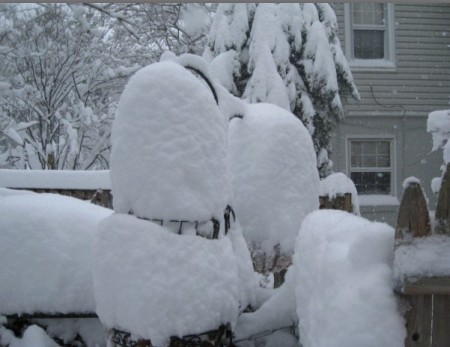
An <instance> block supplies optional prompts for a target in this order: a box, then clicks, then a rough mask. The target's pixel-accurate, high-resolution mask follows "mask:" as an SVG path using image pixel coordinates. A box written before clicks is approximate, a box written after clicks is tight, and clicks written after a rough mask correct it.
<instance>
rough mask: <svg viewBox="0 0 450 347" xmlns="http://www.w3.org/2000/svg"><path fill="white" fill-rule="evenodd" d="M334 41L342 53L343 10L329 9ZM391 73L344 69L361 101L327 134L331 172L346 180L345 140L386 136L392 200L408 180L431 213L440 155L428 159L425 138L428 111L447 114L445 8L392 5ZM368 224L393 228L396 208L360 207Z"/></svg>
mask: <svg viewBox="0 0 450 347" xmlns="http://www.w3.org/2000/svg"><path fill="white" fill-rule="evenodd" d="M333 6H334V9H335V13H336V17H337V20H338V28H339V39H340V41H341V46H342V48H344V47H345V30H344V28H345V23H344V4H342V3H339V4H337V3H336V4H334V5H333ZM394 23H395V31H394V35H395V67H394V68H393V69H392V68H391V69H383V68H377V69H375V68H372V69H363V68H356V67H352V66H351V64H350V67H351V69H352V73H353V76H354V78H355V83H356V86H357V87H358V90H359V92H360V95H361V100H360V101H359V102H358V101H355V100H353V99H348V100H347V101H346V103H345V104H344V107H345V114H346V117H345V119H344V120H343V121H341V122H339V123H338V126H337V128H336V130H335V131H334V133H333V134H332V142H331V143H332V155H331V158H332V160H333V162H334V168H335V171H341V172H345V173H346V174H347V175H348V174H349V167H348V164H347V163H348V154H347V153H346V146H347V139H348V138H349V137H352V136H361V137H365V136H368V137H370V136H380V137H382V136H386V137H390V138H393V139H394V143H395V153H394V159H395V161H396V164H395V170H394V171H395V172H394V182H393V191H392V195H393V196H394V197H397V198H398V199H399V200H400V199H401V196H402V194H403V189H402V182H403V181H404V179H406V178H407V177H410V176H415V177H418V178H420V179H421V180H422V186H423V188H424V190H425V193H426V195H427V197H428V199H429V201H430V204H429V205H430V209H431V210H433V209H434V206H435V203H436V199H435V197H434V195H433V193H432V192H431V188H430V181H431V179H432V178H433V177H436V176H439V175H440V171H439V169H440V165H441V164H442V153H440V152H434V153H430V150H431V148H432V140H431V135H430V134H428V133H427V132H426V121H427V116H428V114H429V113H430V112H431V111H434V110H438V109H448V108H450V106H449V101H450V4H436V5H434V4H430V5H427V4H419V3H417V4H395V5H394ZM361 210H362V214H363V215H364V216H365V217H367V218H369V219H372V220H380V221H385V222H388V223H389V224H391V225H395V222H396V214H397V207H395V206H363V207H362V209H361Z"/></svg>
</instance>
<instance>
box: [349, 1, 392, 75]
mask: <svg viewBox="0 0 450 347" xmlns="http://www.w3.org/2000/svg"><path fill="white" fill-rule="evenodd" d="M384 4H385V24H384V27H385V29H384V31H385V35H384V52H385V53H384V55H385V57H384V58H383V59H361V58H358V59H355V57H354V40H353V36H354V35H353V30H354V28H355V29H356V30H357V29H367V30H382V29H381V25H361V24H357V25H354V24H353V12H352V5H353V4H352V3H345V4H344V23H345V28H344V29H345V30H344V35H345V55H346V58H347V61H348V63H349V65H350V67H352V68H354V69H355V70H365V71H366V70H380V69H383V70H393V71H395V67H396V64H395V30H394V24H395V15H394V4H393V3H384Z"/></svg>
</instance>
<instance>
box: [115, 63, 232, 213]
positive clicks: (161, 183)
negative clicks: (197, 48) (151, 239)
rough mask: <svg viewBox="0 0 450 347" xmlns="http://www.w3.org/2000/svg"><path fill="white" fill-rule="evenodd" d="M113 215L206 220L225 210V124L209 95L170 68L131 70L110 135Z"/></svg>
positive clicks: (175, 67)
mask: <svg viewBox="0 0 450 347" xmlns="http://www.w3.org/2000/svg"><path fill="white" fill-rule="evenodd" d="M111 141H112V153H111V181H112V190H113V195H114V208H115V210H116V211H117V212H123V213H128V212H129V211H132V212H133V213H134V214H135V215H137V216H139V217H145V218H158V219H179V220H181V219H184V220H190V221H195V220H209V219H210V218H211V217H213V216H220V215H222V213H223V210H224V208H225V206H226V205H227V201H226V199H227V193H226V189H227V186H228V185H227V173H226V148H225V147H226V123H225V121H224V119H223V116H222V115H221V114H220V112H219V109H218V107H217V105H216V103H215V100H214V98H213V95H212V92H211V90H210V89H209V88H208V87H207V86H205V85H204V83H203V82H201V81H200V79H199V78H197V77H195V76H194V74H192V73H191V72H189V71H188V70H186V69H184V68H183V67H181V66H179V65H178V64H176V63H174V62H170V61H167V62H161V63H156V64H152V65H149V66H147V67H145V68H143V69H141V70H139V71H138V72H137V73H136V74H135V75H134V76H133V77H132V78H131V79H130V81H129V82H128V84H127V85H126V87H125V90H124V92H123V94H122V96H121V98H120V102H119V105H118V109H117V114H116V119H115V122H114V124H113V129H112V138H111Z"/></svg>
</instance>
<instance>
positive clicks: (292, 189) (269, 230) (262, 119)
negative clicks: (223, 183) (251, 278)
mask: <svg viewBox="0 0 450 347" xmlns="http://www.w3.org/2000/svg"><path fill="white" fill-rule="evenodd" d="M229 157H230V171H231V180H232V190H233V196H234V201H233V207H234V209H235V211H236V216H237V218H238V220H239V221H240V223H241V225H242V230H243V234H244V237H245V238H246V240H247V243H248V244H249V247H250V249H251V251H252V253H253V255H255V254H258V253H262V254H266V255H268V256H269V258H266V263H265V264H263V266H262V268H263V269H262V271H264V272H265V271H271V267H272V266H273V265H274V264H273V259H271V257H270V255H272V256H273V253H274V247H275V246H277V245H278V244H279V245H280V251H281V253H282V254H287V255H291V254H292V252H293V249H294V240H295V238H296V235H297V232H298V229H299V228H300V224H301V222H302V220H303V218H304V217H305V216H306V215H307V214H308V213H310V212H311V211H314V210H315V209H317V208H318V206H319V199H318V196H319V175H318V172H317V168H316V158H315V154H314V148H313V144H312V140H311V136H310V135H309V133H308V131H307V130H306V128H305V127H304V126H303V125H302V123H301V122H300V121H299V120H298V119H297V118H296V117H295V116H294V115H293V114H292V113H290V112H288V111H286V110H284V109H282V108H280V107H277V106H275V105H271V104H264V103H260V104H253V105H248V107H247V112H246V113H245V115H244V118H243V119H234V120H232V121H231V122H230V125H229ZM259 271H261V269H260V270H259Z"/></svg>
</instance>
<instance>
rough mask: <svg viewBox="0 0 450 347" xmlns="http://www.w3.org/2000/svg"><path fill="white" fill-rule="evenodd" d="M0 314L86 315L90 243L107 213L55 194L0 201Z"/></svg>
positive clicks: (90, 297) (90, 305)
mask: <svg viewBox="0 0 450 347" xmlns="http://www.w3.org/2000/svg"><path fill="white" fill-rule="evenodd" d="M0 211H1V213H0V225H1V228H0V313H1V314H20V313H36V312H44V313H62V314H64V313H85V312H88V313H92V312H94V311H95V301H94V290H93V283H92V282H93V281H92V243H93V240H94V234H95V230H96V228H97V224H98V222H99V221H100V220H102V219H104V218H105V217H107V216H109V215H110V214H111V213H112V211H111V210H109V209H106V208H102V207H99V206H95V205H92V204H90V203H88V202H85V201H81V200H78V199H75V198H71V197H66V196H60V195H56V194H32V193H30V194H19V195H15V194H14V195H6V196H3V197H0Z"/></svg>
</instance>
